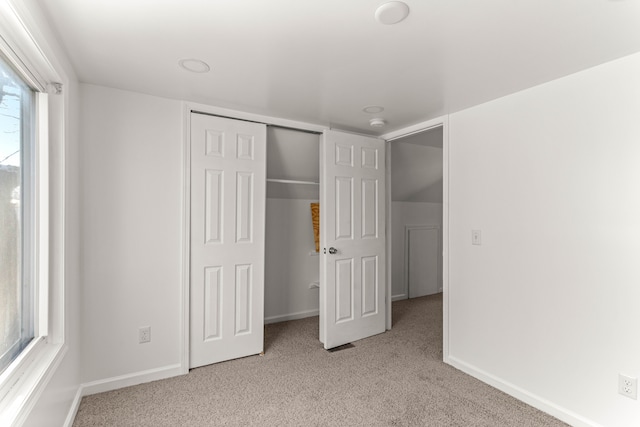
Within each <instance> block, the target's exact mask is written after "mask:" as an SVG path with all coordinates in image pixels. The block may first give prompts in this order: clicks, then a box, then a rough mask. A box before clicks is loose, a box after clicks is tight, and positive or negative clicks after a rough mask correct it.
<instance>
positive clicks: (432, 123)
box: [379, 116, 446, 141]
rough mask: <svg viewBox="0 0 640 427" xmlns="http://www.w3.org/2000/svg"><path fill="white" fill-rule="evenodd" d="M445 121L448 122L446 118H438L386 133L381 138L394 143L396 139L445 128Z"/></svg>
mask: <svg viewBox="0 0 640 427" xmlns="http://www.w3.org/2000/svg"><path fill="white" fill-rule="evenodd" d="M445 120H446V116H442V117H438V118H436V119H431V120H427V121H424V122H420V123H416V124H415V125H411V126H408V127H406V128H403V129H398V130H394V131H392V132H389V133H385V134H384V135H382V136H380V137H379V138H382V139H384V140H387V141H393V140H394V139H398V138H404V137H407V136H410V135H413V134H414V133H420V132H424V131H425V130H429V129H431V128H437V127H440V126H443V124H444V122H445Z"/></svg>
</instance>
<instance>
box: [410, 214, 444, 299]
mask: <svg viewBox="0 0 640 427" xmlns="http://www.w3.org/2000/svg"><path fill="white" fill-rule="evenodd" d="M411 230H436V231H437V232H438V236H437V239H438V242H437V243H438V251H441V250H442V248H441V247H440V236H441V233H442V231H441V230H440V226H439V225H437V224H417V225H411V224H405V226H404V276H403V279H404V290H405V293H406V295H407V298H409V297H410V295H411V289H409V232H411ZM437 264H438V271H437V272H436V274H437V276H440V273H441V271H440V269H441V268H442V266H441V265H440V260H438V262H437ZM438 290H439V291H440V292H442V286H438Z"/></svg>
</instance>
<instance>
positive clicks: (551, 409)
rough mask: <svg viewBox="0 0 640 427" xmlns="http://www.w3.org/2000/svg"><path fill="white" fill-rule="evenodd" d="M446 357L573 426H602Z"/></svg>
mask: <svg viewBox="0 0 640 427" xmlns="http://www.w3.org/2000/svg"><path fill="white" fill-rule="evenodd" d="M448 359H449V360H448V363H449V364H450V365H451V366H453V367H455V368H457V369H459V370H461V371H462V372H464V373H465V374H469V375H471V376H472V377H474V378H477V379H479V380H480V381H482V382H484V383H486V384H489V385H490V386H492V387H495V388H497V389H498V390H500V391H503V392H505V393H507V394H508V395H510V396H513V397H515V398H516V399H518V400H520V401H522V402H524V403H526V404H529V405H531V406H533V407H534V408H536V409H539V410H541V411H543V412H546V413H547V414H549V415H552V416H554V417H556V418H558V419H559V420H561V421H564V422H565V423H568V424H570V425H572V426H574V427H604V426H602V425H600V424H598V423H596V422H595V421H592V420H589V419H587V418H585V417H583V416H581V415H579V414H576V413H575V412H573V411H570V410H568V409H566V408H563V407H561V406H559V405H556V404H555V403H553V402H551V401H549V400H546V399H543V398H542V397H540V396H537V395H535V394H533V393H530V392H528V391H527V390H524V389H522V388H520V387H517V386H515V385H513V384H511V383H509V382H508V381H504V380H503V379H501V378H498V377H496V376H494V375H491V374H489V373H487V372H485V371H483V370H482V369H478V368H476V367H475V366H473V365H471V364H468V363H466V362H463V361H462V360H459V359H457V358H456V357H454V356H449V357H448Z"/></svg>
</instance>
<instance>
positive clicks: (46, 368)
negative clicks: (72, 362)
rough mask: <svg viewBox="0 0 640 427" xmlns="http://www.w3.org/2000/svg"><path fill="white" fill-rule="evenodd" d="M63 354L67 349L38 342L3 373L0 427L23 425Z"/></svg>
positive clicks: (0, 388)
mask: <svg viewBox="0 0 640 427" xmlns="http://www.w3.org/2000/svg"><path fill="white" fill-rule="evenodd" d="M66 352H67V346H65V345H62V344H50V343H47V342H45V339H44V338H41V339H40V340H39V342H35V343H34V344H33V346H32V347H31V348H30V349H28V351H25V352H24V353H25V354H24V357H23V358H22V359H21V360H19V361H18V360H17V359H16V362H17V363H15V366H13V367H9V368H7V371H5V372H3V374H2V377H1V378H2V383H0V390H2V395H1V397H0V425H2V426H19V425H21V424H22V423H24V421H25V420H26V419H27V416H28V415H29V412H30V411H31V409H32V408H33V406H34V405H35V404H36V402H37V400H38V397H40V394H41V393H42V391H43V390H44V388H45V387H46V385H47V383H48V382H49V380H50V379H51V377H52V376H53V374H54V373H55V371H56V369H57V367H58V365H59V364H60V362H61V361H62V359H63V357H64V355H65V353H66Z"/></svg>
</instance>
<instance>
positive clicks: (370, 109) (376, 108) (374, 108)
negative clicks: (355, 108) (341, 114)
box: [362, 105, 384, 114]
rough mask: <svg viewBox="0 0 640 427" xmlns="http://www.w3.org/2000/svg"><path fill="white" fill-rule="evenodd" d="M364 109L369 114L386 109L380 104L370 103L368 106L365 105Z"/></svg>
mask: <svg viewBox="0 0 640 427" xmlns="http://www.w3.org/2000/svg"><path fill="white" fill-rule="evenodd" d="M362 111H364V112H365V113H367V114H378V113H382V112H383V111H384V107H380V106H379V105H369V106H368V107H364V108H363V109H362Z"/></svg>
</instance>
